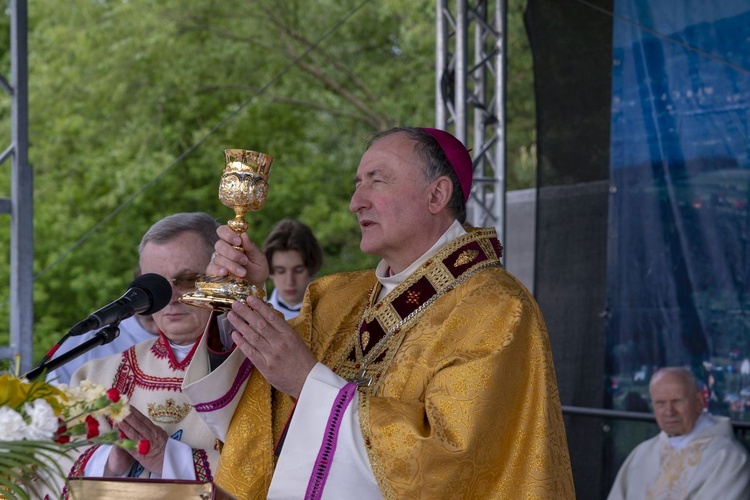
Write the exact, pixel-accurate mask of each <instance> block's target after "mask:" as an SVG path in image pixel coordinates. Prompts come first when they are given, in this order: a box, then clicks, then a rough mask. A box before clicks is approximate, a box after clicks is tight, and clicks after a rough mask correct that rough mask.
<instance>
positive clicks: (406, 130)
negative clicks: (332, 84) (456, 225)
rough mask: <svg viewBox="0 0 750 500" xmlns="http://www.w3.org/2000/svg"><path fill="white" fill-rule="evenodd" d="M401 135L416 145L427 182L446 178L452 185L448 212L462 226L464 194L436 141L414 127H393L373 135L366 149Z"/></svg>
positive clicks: (464, 206) (464, 211) (464, 215)
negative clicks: (394, 135) (387, 138)
mask: <svg viewBox="0 0 750 500" xmlns="http://www.w3.org/2000/svg"><path fill="white" fill-rule="evenodd" d="M396 133H403V134H406V136H407V137H409V139H411V140H413V141H414V142H415V143H416V144H415V145H414V150H415V151H416V153H417V155H419V157H420V158H422V160H424V166H423V170H424V176H425V179H426V180H427V182H432V181H434V180H435V179H437V178H438V177H442V176H446V177H448V178H449V179H450V181H451V183H452V184H453V194H452V195H451V199H450V200H449V201H448V210H450V212H451V213H452V214H453V216H454V217H455V218H456V219H457V220H458V222H460V223H461V224H463V223H464V222H466V203H465V202H464V192H463V189H462V188H461V183H460V182H459V181H458V176H457V175H456V172H455V170H453V166H451V163H450V162H449V161H448V157H447V156H445V152H443V148H441V147H440V144H438V142H437V140H435V138H434V137H432V136H431V135H430V134H428V133H427V132H425V131H424V130H422V129H420V128H416V127H395V128H392V129H390V130H385V131H383V132H379V133H377V134H375V135H374V136H373V137H372V138H371V139H370V141H369V142H368V144H367V149H369V148H370V146H372V145H373V144H375V143H376V142H377V141H378V140H380V139H382V138H383V137H386V136H389V135H392V134H396Z"/></svg>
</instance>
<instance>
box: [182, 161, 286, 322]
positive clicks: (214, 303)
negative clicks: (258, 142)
mask: <svg viewBox="0 0 750 500" xmlns="http://www.w3.org/2000/svg"><path fill="white" fill-rule="evenodd" d="M224 156H225V158H226V167H225V168H224V173H223V174H222V176H221V183H220V184H219V200H221V202H222V203H223V204H224V205H226V206H228V207H229V208H231V209H233V210H234V213H235V217H234V219H232V220H230V221H229V222H227V224H228V225H229V227H230V228H231V229H232V231H234V232H235V233H237V234H238V235H241V234H242V233H244V232H245V231H247V227H248V224H247V222H246V221H245V218H244V216H245V214H246V213H247V212H249V211H255V210H260V208H261V207H262V206H263V204H264V203H265V202H266V195H267V194H268V171H269V170H270V169H271V163H272V162H273V158H272V157H271V156H268V155H267V154H264V153H259V152H257V151H250V150H247V149H225V150H224ZM235 248H237V250H242V247H235ZM250 295H255V296H256V297H258V298H260V299H263V300H265V298H266V293H265V292H264V291H263V290H261V289H259V288H258V287H256V286H255V285H252V284H250V283H248V282H247V281H245V280H243V279H242V278H239V277H238V276H234V275H232V274H228V275H227V276H203V277H201V278H199V279H198V280H196V282H195V291H194V292H190V293H186V294H185V295H183V296H182V297H180V299H179V300H180V302H182V303H183V304H189V305H191V306H196V307H202V308H204V309H213V310H217V311H228V310H229V309H231V308H232V303H233V302H234V301H236V300H241V301H244V300H246V299H247V298H248V297H249V296H250Z"/></svg>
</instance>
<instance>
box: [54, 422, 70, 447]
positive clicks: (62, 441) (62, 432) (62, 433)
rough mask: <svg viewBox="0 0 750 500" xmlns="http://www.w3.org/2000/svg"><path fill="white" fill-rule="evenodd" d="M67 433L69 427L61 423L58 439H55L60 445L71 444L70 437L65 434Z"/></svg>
mask: <svg viewBox="0 0 750 500" xmlns="http://www.w3.org/2000/svg"><path fill="white" fill-rule="evenodd" d="M58 420H59V421H60V422H62V420H60V419H58ZM66 432H68V427H67V426H66V425H65V424H63V423H61V424H60V426H59V427H58V428H57V437H56V438H55V442H56V443H60V444H65V443H69V442H70V436H68V435H67V434H65V433H66Z"/></svg>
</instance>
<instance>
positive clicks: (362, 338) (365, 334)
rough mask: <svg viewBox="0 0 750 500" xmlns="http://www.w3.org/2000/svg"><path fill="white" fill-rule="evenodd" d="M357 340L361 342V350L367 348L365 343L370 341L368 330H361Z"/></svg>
mask: <svg viewBox="0 0 750 500" xmlns="http://www.w3.org/2000/svg"><path fill="white" fill-rule="evenodd" d="M359 341H360V342H362V350H363V351H364V350H367V344H369V343H370V332H368V331H367V330H365V331H364V332H362V335H361V336H360V340H359Z"/></svg>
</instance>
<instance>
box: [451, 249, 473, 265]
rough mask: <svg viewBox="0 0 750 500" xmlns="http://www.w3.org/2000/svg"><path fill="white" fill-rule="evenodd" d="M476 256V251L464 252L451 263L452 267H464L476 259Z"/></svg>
mask: <svg viewBox="0 0 750 500" xmlns="http://www.w3.org/2000/svg"><path fill="white" fill-rule="evenodd" d="M477 255H479V252H477V251H476V250H464V251H463V252H461V254H460V255H459V256H458V258H457V259H456V262H454V263H453V267H461V266H465V265H466V264H468V263H469V262H471V261H472V260H474V259H476V258H477Z"/></svg>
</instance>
